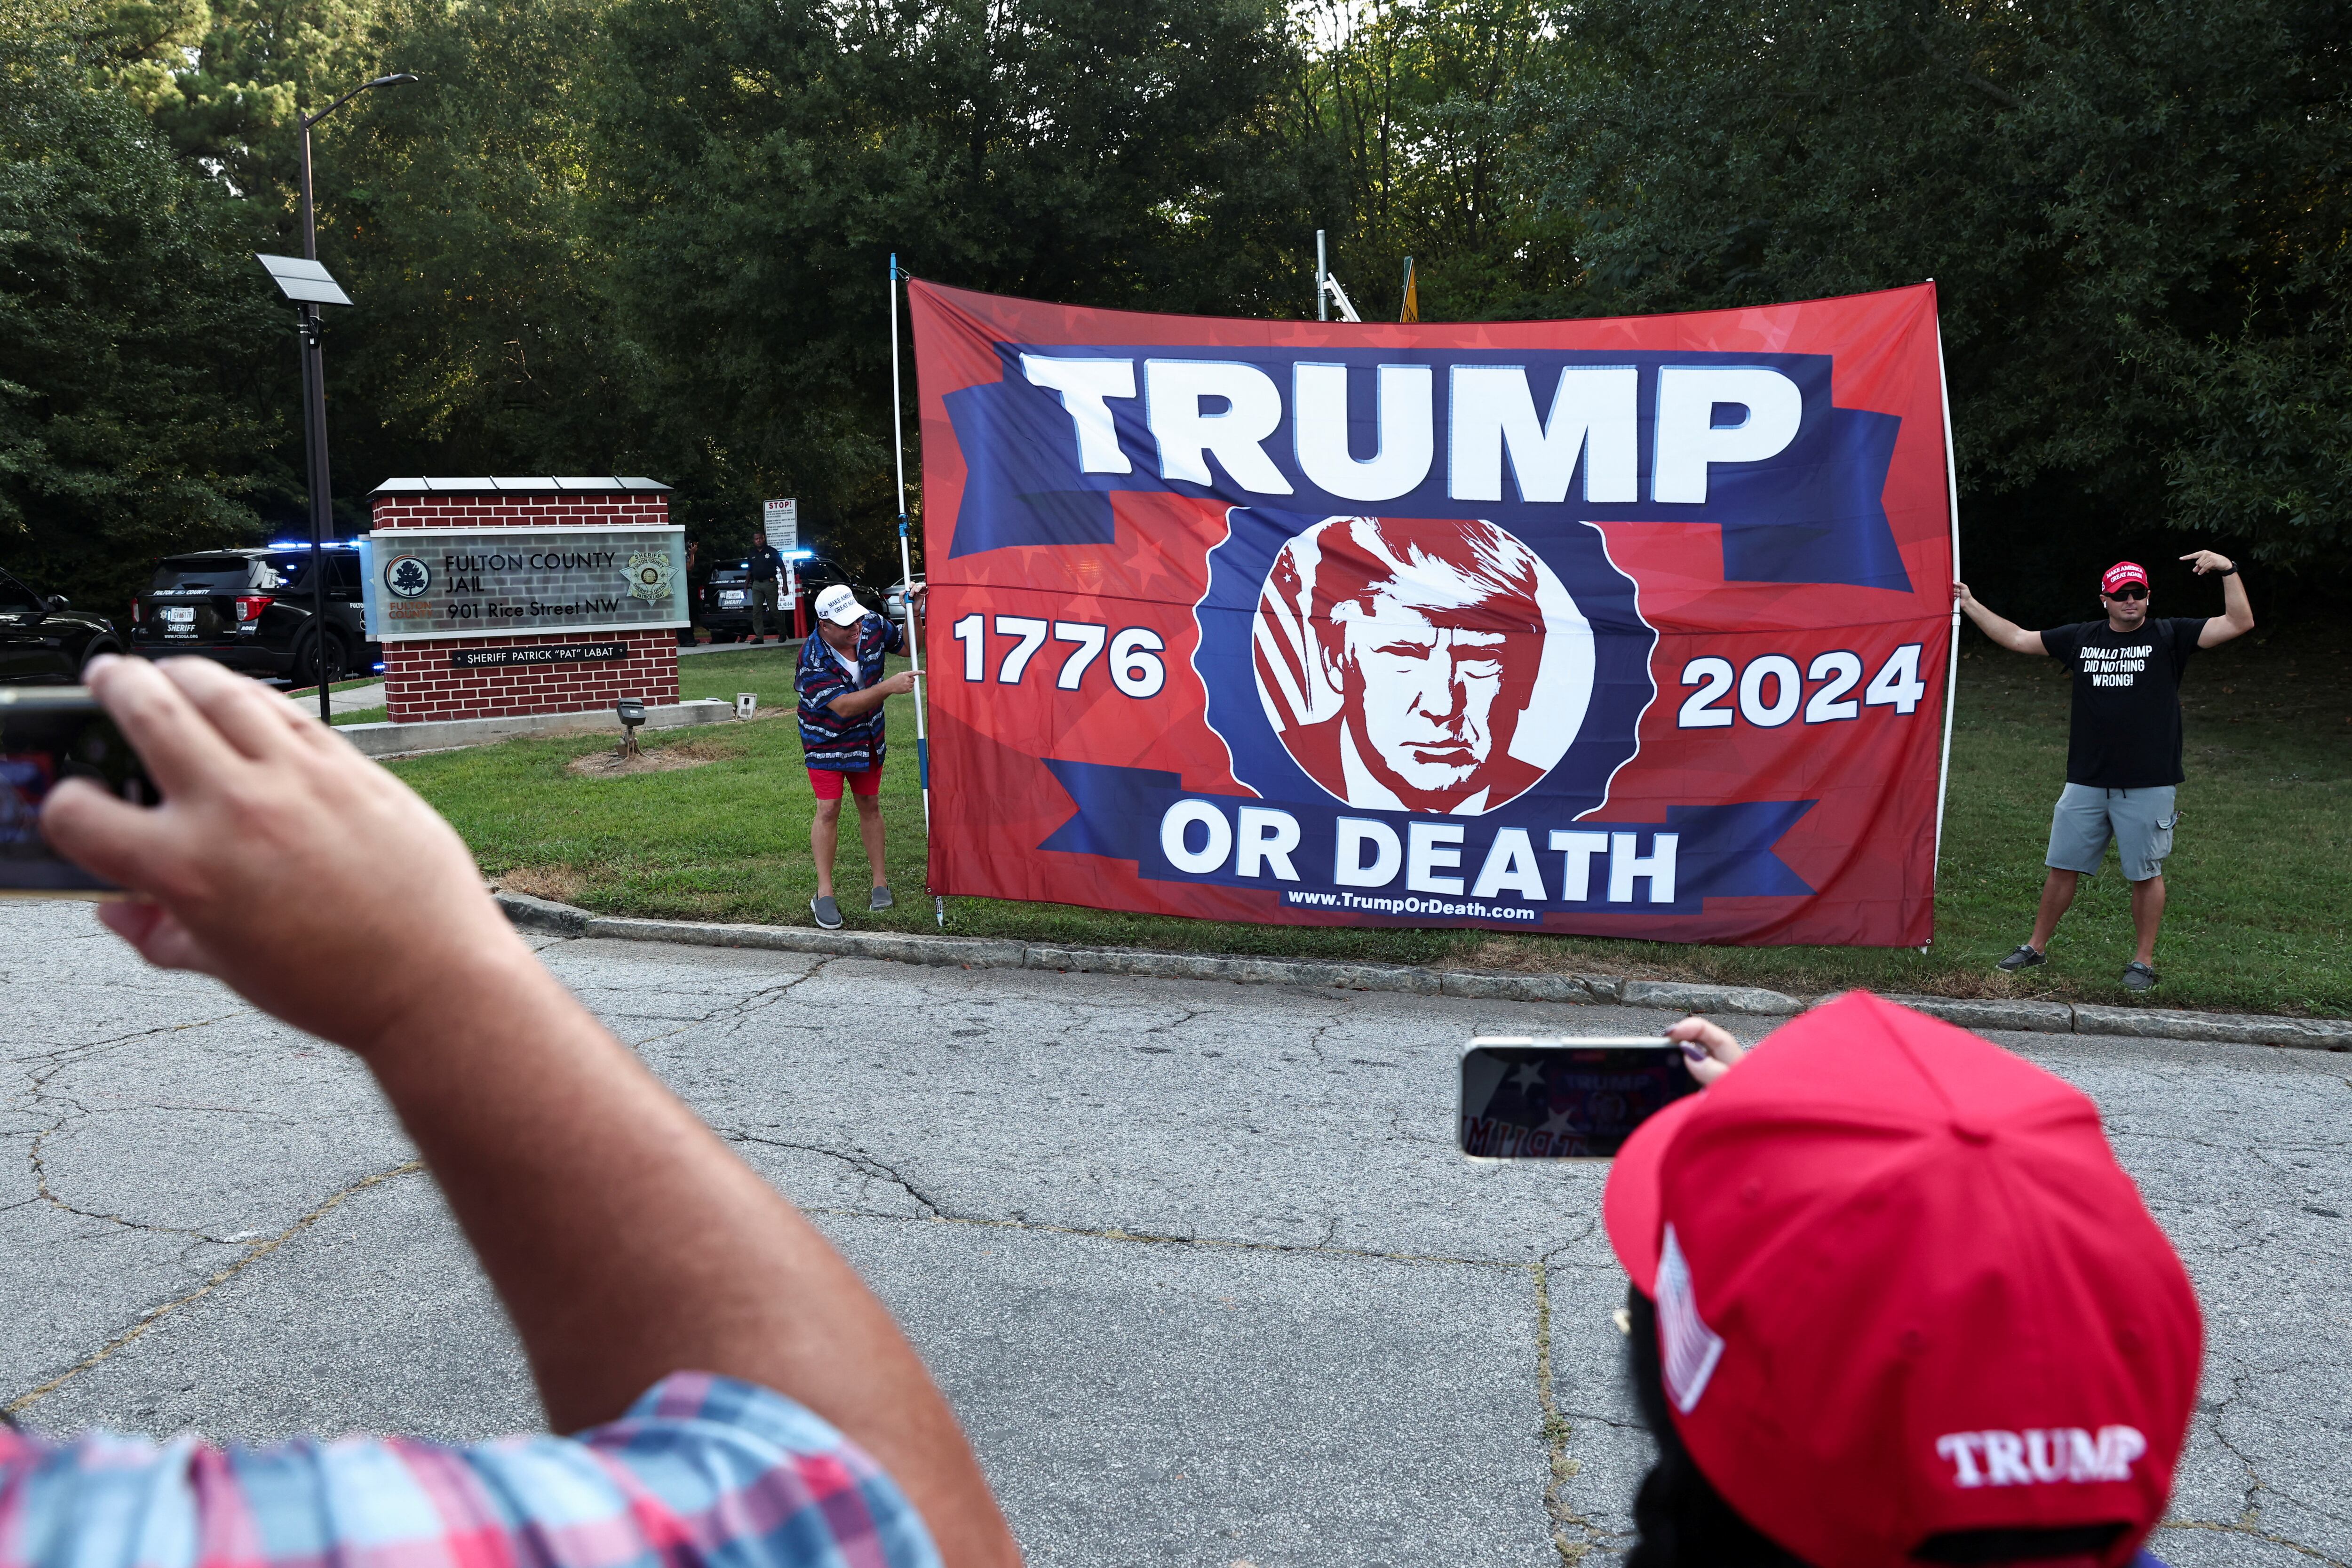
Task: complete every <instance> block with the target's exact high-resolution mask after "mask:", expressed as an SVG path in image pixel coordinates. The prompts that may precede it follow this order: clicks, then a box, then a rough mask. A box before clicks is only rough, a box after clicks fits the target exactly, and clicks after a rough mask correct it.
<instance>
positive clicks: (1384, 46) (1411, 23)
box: [1279, 0, 1569, 321]
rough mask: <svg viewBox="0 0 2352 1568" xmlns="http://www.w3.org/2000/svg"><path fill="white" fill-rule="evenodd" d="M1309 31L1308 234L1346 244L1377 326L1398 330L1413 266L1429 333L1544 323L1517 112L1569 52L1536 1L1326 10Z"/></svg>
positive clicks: (1537, 221) (1380, 2) (1302, 115)
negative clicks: (1521, 321)
mask: <svg viewBox="0 0 2352 1568" xmlns="http://www.w3.org/2000/svg"><path fill="white" fill-rule="evenodd" d="M1297 27H1298V37H1297V46H1296V47H1295V49H1294V52H1293V55H1292V64H1291V69H1290V71H1289V73H1288V80H1287V81H1286V84H1285V90H1284V92H1283V94H1282V97H1281V99H1280V100H1279V103H1280V122H1281V125H1282V130H1283V133H1284V137H1285V140H1286V142H1287V144H1288V149H1287V150H1288V154H1289V157H1288V161H1289V163H1291V164H1292V166H1293V167H1295V168H1296V169H1297V171H1298V177H1299V178H1300V179H1301V180H1302V182H1304V183H1307V184H1309V186H1310V187H1311V194H1310V195H1309V196H1308V198H1307V199H1308V203H1309V205H1310V206H1311V209H1312V212H1313V215H1314V218H1315V221H1314V222H1312V223H1310V224H1307V225H1305V226H1307V227H1309V228H1313V227H1321V228H1325V229H1328V230H1329V231H1330V237H1331V246H1332V251H1331V254H1332V269H1333V271H1334V272H1336V273H1339V274H1340V275H1341V277H1342V280H1343V281H1344V282H1345V283H1346V284H1347V286H1348V288H1349V293H1350V295H1351V297H1352V298H1353V299H1354V300H1355V303H1356V306H1357V309H1358V310H1360V311H1361V312H1362V313H1363V315H1364V317H1365V319H1366V320H1367V321H1373V320H1382V321H1393V320H1395V319H1396V316H1397V310H1398V306H1399V304H1400V302H1401V294H1402V286H1403V268H1402V262H1403V258H1405V257H1407V256H1411V257H1412V258H1413V259H1414V266H1415V272H1416V274H1417V277H1418V279H1419V285H1420V289H1419V291H1420V296H1421V307H1422V314H1423V320H1426V321H1477V320H1489V319H1494V318H1496V317H1505V316H1514V315H1528V314H1532V313H1534V312H1535V311H1536V310H1538V308H1539V306H1540V304H1541V302H1542V301H1543V300H1545V299H1547V298H1548V297H1549V296H1552V295H1556V294H1557V293H1558V291H1559V287H1560V285H1561V284H1562V283H1563V282H1564V281H1565V280H1564V279H1561V278H1560V277H1559V276H1558V275H1557V274H1556V272H1552V271H1549V270H1548V264H1549V260H1550V258H1551V257H1552V256H1553V255H1554V254H1555V250H1556V247H1544V246H1541V245H1539V244H1536V243H1534V242H1535V241H1536V240H1537V239H1538V236H1539V234H1540V230H1541V224H1542V215H1541V213H1540V211H1539V210H1538V207H1537V205H1536V204H1535V203H1534V202H1533V201H1532V200H1530V199H1529V197H1530V192H1529V188H1528V175H1529V174H1530V170H1529V168H1528V142H1527V137H1526V134H1525V129H1524V117H1523V116H1522V115H1521V114H1520V113H1519V112H1518V107H1517V106H1518V103H1519V100H1520V99H1521V98H1522V96H1523V95H1524V93H1525V92H1526V90H1527V87H1528V82H1529V81H1530V80H1531V79H1539V78H1541V77H1543V76H1545V75H1547V74H1548V73H1549V72H1550V71H1552V70H1554V69H1556V68H1557V67H1558V62H1559V59H1560V58H1561V57H1562V56H1563V54H1565V53H1568V52H1569V46H1565V45H1563V44H1562V43H1561V42H1560V41H1559V39H1558V38H1557V37H1553V36H1550V35H1549V34H1547V33H1546V31H1545V30H1543V29H1542V28H1540V27H1538V25H1537V16H1536V6H1535V4H1534V0H1375V3H1373V4H1370V5H1354V4H1348V3H1345V0H1313V4H1312V5H1309V6H1308V7H1307V8H1306V9H1305V10H1303V11H1302V12H1301V14H1300V16H1299V18H1298V23H1297ZM1293 246H1294V247H1293V250H1292V254H1293V255H1296V256H1299V257H1300V258H1301V259H1302V260H1304V259H1307V257H1308V256H1310V255H1311V253H1305V252H1301V251H1300V250H1299V249H1297V247H1296V240H1295V239H1294V242H1293Z"/></svg>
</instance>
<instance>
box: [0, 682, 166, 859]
mask: <svg viewBox="0 0 2352 1568" xmlns="http://www.w3.org/2000/svg"><path fill="white" fill-rule="evenodd" d="M70 778H85V779H89V780H90V781H91V782H93V783H95V784H98V785H100V787H101V788H103V789H105V790H107V791H108V792H110V794H114V795H121V797H122V798H123V799H125V800H127V801H129V802H131V804H132V805H152V803H153V802H154V801H155V799H156V798H157V796H156V793H155V787H154V785H153V784H151V783H149V782H148V778H147V772H146V769H145V768H143V767H142V766H141V765H140V762H139V753H138V752H134V751H132V750H131V744H130V742H127V741H125V740H124V739H123V738H122V732H121V731H119V730H117V729H116V728H115V727H114V721H113V720H111V719H110V718H108V717H107V716H106V710H104V709H102V708H100V706H99V705H98V704H97V703H96V702H94V701H92V700H90V695H89V691H88V689H85V688H82V687H79V686H31V687H18V688H13V689H12V688H9V687H0V899H103V898H109V897H113V896H117V895H120V894H121V891H122V889H121V888H119V887H117V886H116V885H115V884H113V883H112V882H110V881H107V880H106V879H104V878H101V877H94V876H92V875H91V874H90V873H89V872H88V871H85V870H83V869H82V868H80V867H79V866H76V865H74V864H72V863H71V862H70V861H66V860H61V859H59V858H58V857H57V855H56V854H55V853H54V852H52V851H51V850H50V848H49V846H48V843H47V840H45V839H44V838H42V837H41V803H42V802H43V801H44V800H46V799H47V798H48V794H49V791H50V790H52V789H54V788H56V787H57V785H58V782H59V781H60V780H63V779H70Z"/></svg>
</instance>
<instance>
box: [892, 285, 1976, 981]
mask: <svg viewBox="0 0 2352 1568" xmlns="http://www.w3.org/2000/svg"><path fill="white" fill-rule="evenodd" d="M909 293H910V297H911V310H912V316H913V323H914V336H915V354H916V363H917V366H918V369H919V375H920V386H921V399H922V434H923V456H924V497H925V508H924V510H925V518H926V530H927V534H926V538H927V545H926V559H927V563H928V576H929V582H930V585H931V593H930V604H929V628H928V630H927V632H926V642H927V662H928V663H929V665H930V667H931V674H930V679H929V681H928V683H927V684H928V685H929V704H930V714H931V721H932V726H933V728H932V734H931V742H930V745H931V755H930V773H931V783H932V786H933V790H934V805H933V810H932V823H931V848H930V880H931V887H932V889H934V890H936V891H940V892H946V893H958V894H981V895H985V896H988V897H992V898H1004V899H1034V900H1054V901H1058V902H1064V903H1074V904H1089V905H1093V906H1096V907H1098V908H1103V909H1115V910H1140V911H1147V912H1150V913H1157V914H1180V915H1197V916H1203V917H1208V918H1213V919H1219V920H1241V921H1280V922H1286V923H1292V924H1313V925H1342V924H1349V925H1354V924H1361V925H1373V924H1385V925H1465V926H1484V927H1489V928H1493V929H1496V930H1503V931H1574V932H1583V933H1589V934H1598V935H1606V936H1628V937H1647V938H1654V939H1659V940H1664V941H1674V942H1835V943H1861V944H1874V945H1889V946H1891V945H1897V944H1903V945H1916V944H1919V943H1922V942H1927V940H1928V938H1929V935H1930V933H1931V931H1932V927H1933V919H1934V907H1933V895H1934V887H1935V853H1936V850H1935V835H1936V830H1937V801H1938V787H1939V773H1938V767H1939V756H1940V749H1941V748H1940V743H1941V740H1942V735H1943V716H1944V689H1945V683H1946V679H1947V677H1948V654H1949V649H1950V633H1949V626H1950V615H1951V595H1950V584H1951V581H1952V571H1953V560H1952V551H1953V546H1952V533H1951V530H1952V513H1951V510H1950V504H1951V503H1950V492H1949V490H1948V473H1947V444H1946V437H1945V425H1944V421H1945V416H1944V408H1943V398H1942V378H1941V366H1940V363H1939V355H1938V350H1937V337H1936V303H1935V290H1934V288H1933V286H1932V285H1922V286H1920V287H1917V288H1912V289H1891V290H1889V291H1887V292H1885V293H1879V294H1865V295H1860V296H1856V297H1853V298H1851V299H1843V300H1815V301H1811V302H1808V303H1804V304H1795V305H1778V306H1770V307H1765V308H1760V309H1756V310H1723V311H1714V312H1706V313H1700V314H1694V315H1684V316H1667V317H1650V318H1634V319H1629V320H1621V321H1537V322H1512V323H1483V324H1464V325H1429V324H1413V325H1398V326H1390V325H1374V324H1357V323H1342V322H1322V321H1227V320H1221V319H1215V318H1202V317H1190V316H1157V315H1141V314H1134V313H1129V312H1125V311H1116V310H1071V309H1066V308H1064V307H1061V306H1056V305H1045V304H1039V303H1035V302H1034V301H1029V300H1008V299H1000V298H996V297H994V296H991V295H984V294H974V293H968V292H965V291H962V290H959V289H943V288H940V287H937V286H935V285H931V284H927V283H920V282H918V283H915V284H913V285H911V286H910V289H909Z"/></svg>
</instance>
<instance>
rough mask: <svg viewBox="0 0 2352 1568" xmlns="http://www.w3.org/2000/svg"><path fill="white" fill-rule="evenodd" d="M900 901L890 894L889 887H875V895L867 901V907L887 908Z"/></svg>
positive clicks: (875, 908)
mask: <svg viewBox="0 0 2352 1568" xmlns="http://www.w3.org/2000/svg"><path fill="white" fill-rule="evenodd" d="M897 902H898V900H896V899H894V898H892V897H891V896H890V889H887V888H877V889H874V897H873V898H872V899H870V900H867V901H866V908H867V909H869V910H887V909H888V908H889V907H890V906H891V905H893V904H895V903H897Z"/></svg>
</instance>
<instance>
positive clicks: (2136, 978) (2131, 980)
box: [2124, 958, 2156, 991]
mask: <svg viewBox="0 0 2352 1568" xmlns="http://www.w3.org/2000/svg"><path fill="white" fill-rule="evenodd" d="M2124 989H2125V990H2126V991H2153V990H2155V989H2156V971H2155V970H2153V969H2150V968H2149V967H2148V966H2147V964H2145V963H2141V962H2140V961H2139V960H2138V959H2137V958H2135V959H2133V960H2132V961H2131V962H2130V963H2126V964H2125V965H2124Z"/></svg>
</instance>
